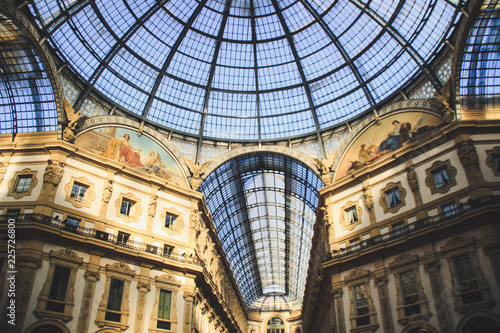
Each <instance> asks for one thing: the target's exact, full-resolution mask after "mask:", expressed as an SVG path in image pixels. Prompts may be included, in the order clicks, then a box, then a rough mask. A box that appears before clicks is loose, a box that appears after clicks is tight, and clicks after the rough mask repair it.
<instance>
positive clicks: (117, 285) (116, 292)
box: [104, 278, 125, 322]
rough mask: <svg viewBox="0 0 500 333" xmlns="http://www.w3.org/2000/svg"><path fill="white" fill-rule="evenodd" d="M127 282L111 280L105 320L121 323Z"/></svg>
mask: <svg viewBox="0 0 500 333" xmlns="http://www.w3.org/2000/svg"><path fill="white" fill-rule="evenodd" d="M124 285H125V282H124V281H122V280H117V279H114V278H111V281H110V283H109V293H108V304H107V306H106V315H105V317H104V319H105V320H109V321H116V322H120V321H121V316H122V315H121V311H122V298H123V287H124Z"/></svg>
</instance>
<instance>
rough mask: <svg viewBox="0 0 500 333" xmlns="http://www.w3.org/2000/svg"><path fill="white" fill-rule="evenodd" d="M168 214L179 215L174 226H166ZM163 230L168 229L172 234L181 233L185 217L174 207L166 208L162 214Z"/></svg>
mask: <svg viewBox="0 0 500 333" xmlns="http://www.w3.org/2000/svg"><path fill="white" fill-rule="evenodd" d="M167 214H169V215H173V216H177V217H176V219H175V222H174V226H173V227H169V228H167V227H165V219H166V218H167ZM160 223H161V230H163V231H166V232H167V233H168V234H169V235H170V236H174V235H180V234H181V233H182V230H183V229H184V217H183V214H181V213H179V211H178V210H177V209H175V208H174V207H169V208H164V209H163V213H162V214H161V215H160Z"/></svg>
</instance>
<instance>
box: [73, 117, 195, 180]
mask: <svg viewBox="0 0 500 333" xmlns="http://www.w3.org/2000/svg"><path fill="white" fill-rule="evenodd" d="M75 145H76V146H77V147H78V148H80V149H83V150H87V151H90V152H92V153H94V154H97V155H100V156H103V157H106V158H109V159H112V160H115V161H118V162H120V163H123V164H125V165H127V166H129V167H131V168H134V169H136V170H140V171H142V172H146V173H149V174H154V175H156V176H158V177H161V178H163V179H166V180H168V181H169V182H172V183H173V184H176V185H180V186H183V187H187V183H186V179H185V178H184V176H183V173H182V172H181V170H180V168H179V166H178V165H177V164H176V163H175V161H174V159H173V158H172V157H171V156H170V154H169V153H168V152H167V151H166V150H165V149H164V148H162V147H161V146H160V145H158V144H157V143H156V142H154V141H153V140H151V139H149V138H148V137H146V136H144V135H142V136H140V137H139V136H137V133H136V132H135V131H133V130H129V129H126V128H121V127H112V126H108V127H100V128H97V129H94V130H92V131H88V132H86V133H84V134H82V135H80V136H78V138H76V140H75Z"/></svg>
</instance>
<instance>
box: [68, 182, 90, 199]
mask: <svg viewBox="0 0 500 333" xmlns="http://www.w3.org/2000/svg"><path fill="white" fill-rule="evenodd" d="M88 189H89V187H88V186H86V185H83V184H80V183H77V182H75V183H74V184H73V189H72V190H71V194H70V196H69V197H70V198H72V199H75V200H78V201H85V193H87V190H88Z"/></svg>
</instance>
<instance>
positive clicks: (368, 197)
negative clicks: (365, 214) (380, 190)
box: [363, 186, 373, 209]
mask: <svg viewBox="0 0 500 333" xmlns="http://www.w3.org/2000/svg"><path fill="white" fill-rule="evenodd" d="M363 196H364V197H365V205H366V207H367V208H368V209H372V208H373V194H372V190H371V187H370V186H367V187H363Z"/></svg>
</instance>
